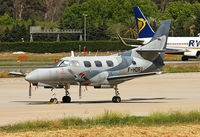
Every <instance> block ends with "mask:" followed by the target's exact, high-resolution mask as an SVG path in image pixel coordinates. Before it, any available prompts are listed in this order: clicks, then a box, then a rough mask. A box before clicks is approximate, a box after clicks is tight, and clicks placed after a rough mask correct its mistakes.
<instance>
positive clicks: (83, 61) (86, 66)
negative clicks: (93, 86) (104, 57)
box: [83, 60, 92, 68]
mask: <svg viewBox="0 0 200 137" xmlns="http://www.w3.org/2000/svg"><path fill="white" fill-rule="evenodd" d="M86 62H87V63H89V64H90V65H89V66H87V64H85V63H86ZM83 64H84V66H85V67H86V68H90V67H92V64H91V62H90V61H87V60H86V61H83Z"/></svg>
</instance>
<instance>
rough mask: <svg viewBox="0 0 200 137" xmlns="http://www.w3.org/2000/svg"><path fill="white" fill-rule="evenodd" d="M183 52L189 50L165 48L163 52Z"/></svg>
mask: <svg viewBox="0 0 200 137" xmlns="http://www.w3.org/2000/svg"><path fill="white" fill-rule="evenodd" d="M184 52H189V50H187V49H180V48H166V52H165V53H184Z"/></svg>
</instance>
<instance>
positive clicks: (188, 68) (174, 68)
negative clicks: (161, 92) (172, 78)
mask: <svg viewBox="0 0 200 137" xmlns="http://www.w3.org/2000/svg"><path fill="white" fill-rule="evenodd" d="M163 70H164V71H166V72H169V73H182V72H200V66H199V65H197V64H195V65H170V64H167V65H165V66H164V67H163Z"/></svg>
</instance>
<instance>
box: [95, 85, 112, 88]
mask: <svg viewBox="0 0 200 137" xmlns="http://www.w3.org/2000/svg"><path fill="white" fill-rule="evenodd" d="M94 88H113V85H97V86H94Z"/></svg>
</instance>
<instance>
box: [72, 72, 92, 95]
mask: <svg viewBox="0 0 200 137" xmlns="http://www.w3.org/2000/svg"><path fill="white" fill-rule="evenodd" d="M68 71H69V72H70V73H71V74H72V75H73V76H74V78H75V80H76V81H77V84H78V85H79V98H80V99H81V96H82V94H81V93H82V90H81V84H82V83H83V82H85V87H86V89H87V85H88V84H87V80H88V78H87V77H86V76H87V75H88V74H89V73H90V72H91V70H89V71H87V72H85V73H80V74H79V75H77V74H75V73H74V72H73V71H72V70H71V69H68Z"/></svg>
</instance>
